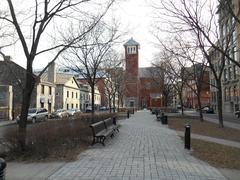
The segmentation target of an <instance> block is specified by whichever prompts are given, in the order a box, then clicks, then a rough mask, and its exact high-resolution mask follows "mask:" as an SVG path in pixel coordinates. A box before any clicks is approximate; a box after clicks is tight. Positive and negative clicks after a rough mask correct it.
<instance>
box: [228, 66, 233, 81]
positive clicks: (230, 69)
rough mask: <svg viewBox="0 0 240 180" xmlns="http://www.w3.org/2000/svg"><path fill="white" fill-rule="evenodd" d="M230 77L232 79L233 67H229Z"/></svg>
mask: <svg viewBox="0 0 240 180" xmlns="http://www.w3.org/2000/svg"><path fill="white" fill-rule="evenodd" d="M228 78H229V80H231V79H232V67H229V68H228Z"/></svg>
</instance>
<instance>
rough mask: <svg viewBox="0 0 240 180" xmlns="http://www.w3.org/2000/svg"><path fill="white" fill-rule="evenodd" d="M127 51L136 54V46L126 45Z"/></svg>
mask: <svg viewBox="0 0 240 180" xmlns="http://www.w3.org/2000/svg"><path fill="white" fill-rule="evenodd" d="M127 53H128V54H136V53H137V48H136V46H128V47H127Z"/></svg>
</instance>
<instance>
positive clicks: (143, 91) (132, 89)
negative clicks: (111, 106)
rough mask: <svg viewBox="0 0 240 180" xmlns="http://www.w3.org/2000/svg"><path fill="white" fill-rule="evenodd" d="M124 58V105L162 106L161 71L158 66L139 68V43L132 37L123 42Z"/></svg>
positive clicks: (135, 106)
mask: <svg viewBox="0 0 240 180" xmlns="http://www.w3.org/2000/svg"><path fill="white" fill-rule="evenodd" d="M124 48H125V59H126V67H125V69H126V72H125V73H126V74H125V75H126V76H125V77H126V78H125V98H124V105H125V107H131V108H145V107H146V108H150V107H161V106H163V104H164V103H163V102H164V97H163V96H162V87H163V83H164V81H163V79H164V78H163V77H164V75H163V72H160V70H159V69H158V68H155V67H146V68H139V66H138V64H139V63H138V57H139V48H140V44H139V43H138V42H136V41H135V40H134V39H133V38H131V39H130V40H128V41H127V42H126V43H125V44H124Z"/></svg>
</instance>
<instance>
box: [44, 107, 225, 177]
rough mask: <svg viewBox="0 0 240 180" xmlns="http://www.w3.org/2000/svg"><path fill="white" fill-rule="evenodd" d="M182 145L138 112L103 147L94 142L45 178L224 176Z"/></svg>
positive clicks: (170, 134) (150, 119)
mask: <svg viewBox="0 0 240 180" xmlns="http://www.w3.org/2000/svg"><path fill="white" fill-rule="evenodd" d="M183 147H184V146H183V143H182V141H181V139H180V137H178V136H177V133H176V132H175V131H173V130H170V129H168V128H166V127H164V126H162V125H161V124H160V122H157V121H156V120H155V116H153V115H151V114H150V112H148V111H145V112H138V113H136V114H135V115H134V116H132V117H131V118H130V119H128V120H126V121H124V122H123V123H122V126H121V128H120V133H118V134H117V135H116V136H115V137H114V138H113V139H112V140H110V141H108V142H107V144H106V146H105V147H103V146H102V145H94V146H93V147H92V148H90V149H88V150H87V151H85V152H84V153H82V154H81V155H80V156H79V160H78V161H75V162H70V163H67V164H65V165H64V166H63V167H62V168H60V169H59V170H57V171H56V172H55V173H54V174H53V175H51V176H50V177H49V178H48V179H49V180H50V179H51V180H67V179H73V180H85V179H86V180H87V179H94V180H118V179H121V180H125V179H131V180H143V179H144V180H150V179H151V180H161V179H168V180H170V179H177V180H225V177H223V176H222V175H221V173H220V172H219V171H218V170H217V169H215V168H213V167H211V166H209V165H208V164H207V163H205V162H202V161H200V160H197V159H196V158H194V157H193V156H191V155H190V154H189V152H188V151H187V150H184V149H183Z"/></svg>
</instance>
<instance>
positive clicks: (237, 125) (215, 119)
mask: <svg viewBox="0 0 240 180" xmlns="http://www.w3.org/2000/svg"><path fill="white" fill-rule="evenodd" d="M184 113H185V114H186V115H190V116H197V117H199V113H196V111H184ZM179 115H181V114H180V113H179ZM209 116H211V117H209ZM203 118H204V120H206V121H209V122H213V123H216V124H218V123H219V121H218V117H217V115H215V114H214V115H211V114H203ZM230 118H234V119H237V118H236V117H234V116H230V115H228V116H226V117H225V119H224V120H223V124H224V126H226V127H230V128H234V129H240V123H236V122H237V121H240V120H239V119H237V121H235V120H234V121H233V122H231V121H230Z"/></svg>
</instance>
